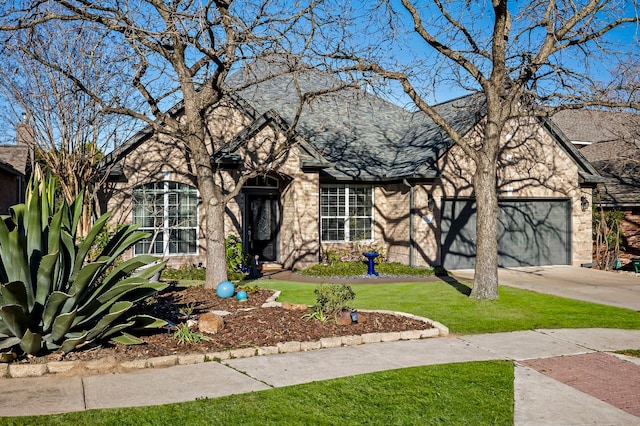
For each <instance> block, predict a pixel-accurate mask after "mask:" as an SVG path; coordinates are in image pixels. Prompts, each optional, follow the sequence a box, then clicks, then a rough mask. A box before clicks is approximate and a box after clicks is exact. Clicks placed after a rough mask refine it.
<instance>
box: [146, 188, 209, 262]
mask: <svg viewBox="0 0 640 426" xmlns="http://www.w3.org/2000/svg"><path fill="white" fill-rule="evenodd" d="M133 223H135V224H138V225H140V230H142V231H146V232H149V233H150V234H151V236H150V237H149V238H146V239H144V240H142V241H140V242H139V243H137V244H136V245H135V247H134V252H135V254H146V253H150V254H160V255H164V254H195V253H196V252H197V247H198V191H197V190H196V189H195V188H193V187H191V186H189V185H185V184H183V183H178V182H170V181H165V182H154V183H150V184H147V185H143V186H139V187H137V188H135V189H134V190H133Z"/></svg>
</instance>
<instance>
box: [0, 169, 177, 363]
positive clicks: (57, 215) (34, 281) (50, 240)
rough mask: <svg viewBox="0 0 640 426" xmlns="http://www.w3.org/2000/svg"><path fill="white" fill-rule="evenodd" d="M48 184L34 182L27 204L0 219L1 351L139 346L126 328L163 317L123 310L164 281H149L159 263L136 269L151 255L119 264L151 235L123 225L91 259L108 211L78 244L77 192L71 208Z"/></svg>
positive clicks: (148, 325)
mask: <svg viewBox="0 0 640 426" xmlns="http://www.w3.org/2000/svg"><path fill="white" fill-rule="evenodd" d="M53 182H54V181H53V179H48V180H47V181H46V182H37V181H35V180H32V181H31V182H30V183H29V185H28V187H27V191H26V196H25V200H26V201H25V204H18V205H15V206H13V207H12V208H11V209H10V211H11V214H10V216H9V217H8V218H6V219H4V220H0V283H1V285H0V352H4V353H15V352H18V353H21V352H24V353H27V354H36V353H38V352H40V351H47V352H48V351H60V352H62V353H66V352H69V351H72V350H74V349H76V348H79V347H81V346H83V345H85V344H88V343H90V342H93V341H97V340H102V339H108V338H109V339H112V340H115V341H117V342H120V343H125V344H133V343H141V340H140V339H138V338H136V337H134V336H132V335H131V334H128V333H126V332H125V330H133V329H138V328H152V327H160V326H164V325H165V324H166V322H165V321H161V320H158V319H157V318H154V317H151V316H148V315H132V316H129V317H125V314H126V313H127V312H128V311H130V310H131V308H132V307H133V306H134V305H135V304H136V303H137V302H139V301H142V300H144V299H145V298H147V297H148V296H150V295H153V294H155V293H156V292H157V291H159V290H162V289H164V288H165V287H166V286H167V284H164V283H157V282H155V283H152V282H149V278H150V277H152V276H153V275H154V274H155V273H156V272H157V271H158V270H160V269H161V268H162V267H164V264H163V263H158V264H157V265H153V266H150V267H146V268H141V267H142V266H147V265H149V264H151V263H152V262H154V261H156V258H155V257H152V256H136V257H134V258H132V259H129V260H127V261H125V262H121V263H119V264H116V262H117V259H118V258H119V257H120V255H121V254H122V253H123V252H124V251H125V250H127V249H129V248H130V247H132V246H133V245H134V244H135V243H137V242H138V241H140V240H142V239H144V238H146V237H147V236H148V234H146V233H144V232H139V231H137V230H136V227H134V226H125V227H123V228H122V229H120V230H118V231H117V232H115V233H114V234H113V235H112V236H111V237H110V238H109V239H108V241H107V242H106V243H105V244H104V247H103V248H102V249H100V250H99V253H98V254H97V255H96V257H95V259H93V260H91V258H90V257H89V253H90V250H91V248H92V247H94V248H95V247H96V238H97V236H98V235H99V234H100V233H101V232H102V231H103V229H104V228H105V226H106V223H107V220H108V218H109V214H108V213H107V214H105V215H103V216H101V217H100V218H99V219H98V220H97V221H96V223H95V225H94V226H93V228H92V229H91V231H90V232H89V234H88V235H87V237H86V238H85V239H84V240H83V241H82V242H80V241H79V239H78V237H77V234H76V233H77V229H78V221H79V218H80V215H81V213H82V204H83V203H82V195H80V196H78V198H77V199H76V200H75V201H74V202H73V203H72V204H71V205H69V204H68V203H67V202H66V201H64V200H56V199H55V186H54V183H53ZM123 318H124V319H123Z"/></svg>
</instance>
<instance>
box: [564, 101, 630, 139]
mask: <svg viewBox="0 0 640 426" xmlns="http://www.w3.org/2000/svg"><path fill="white" fill-rule="evenodd" d="M552 119H553V121H554V122H555V123H556V124H557V125H558V127H560V128H561V129H562V131H563V132H564V134H566V135H567V137H568V138H569V139H570V140H572V141H573V142H590V143H598V142H607V141H615V140H620V139H630V138H633V135H634V133H635V134H637V132H634V131H633V129H632V128H631V127H630V126H629V123H630V122H632V121H633V120H635V121H636V123H637V120H638V118H637V117H635V119H634V116H633V115H632V114H622V113H618V112H612V111H596V110H586V109H585V110H563V111H559V112H558V113H556V114H555V115H554V116H553V117H552Z"/></svg>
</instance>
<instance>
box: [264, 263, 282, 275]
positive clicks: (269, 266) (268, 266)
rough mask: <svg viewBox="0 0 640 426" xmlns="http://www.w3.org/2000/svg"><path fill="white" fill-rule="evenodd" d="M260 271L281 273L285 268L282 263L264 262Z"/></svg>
mask: <svg viewBox="0 0 640 426" xmlns="http://www.w3.org/2000/svg"><path fill="white" fill-rule="evenodd" d="M260 270H261V271H262V273H265V272H279V271H283V270H284V266H283V265H282V263H278V262H263V263H260Z"/></svg>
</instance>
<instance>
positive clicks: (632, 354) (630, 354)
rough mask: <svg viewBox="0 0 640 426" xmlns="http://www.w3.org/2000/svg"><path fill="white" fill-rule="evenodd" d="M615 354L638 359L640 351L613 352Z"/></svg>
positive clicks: (624, 350)
mask: <svg viewBox="0 0 640 426" xmlns="http://www.w3.org/2000/svg"><path fill="white" fill-rule="evenodd" d="M615 353H617V354H622V355H626V356H632V357H635V358H640V349H623V350H621V351H615Z"/></svg>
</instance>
